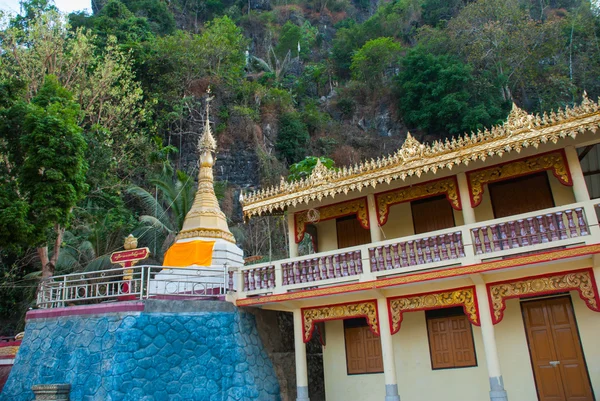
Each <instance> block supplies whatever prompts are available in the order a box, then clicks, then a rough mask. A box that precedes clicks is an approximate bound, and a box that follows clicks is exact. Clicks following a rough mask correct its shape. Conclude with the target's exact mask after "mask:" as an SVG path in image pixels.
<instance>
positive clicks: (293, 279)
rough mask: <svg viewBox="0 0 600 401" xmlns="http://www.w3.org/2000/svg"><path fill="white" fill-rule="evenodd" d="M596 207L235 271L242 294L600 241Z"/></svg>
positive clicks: (599, 205)
mask: <svg viewBox="0 0 600 401" xmlns="http://www.w3.org/2000/svg"><path fill="white" fill-rule="evenodd" d="M596 209H598V210H599V211H600V199H595V200H591V201H585V202H578V203H574V204H569V205H564V206H559V207H554V208H551V209H544V210H538V211H535V212H531V213H524V214H520V215H515V216H510V217H506V218H501V219H493V220H488V221H483V222H477V223H474V224H468V225H463V226H458V227H452V228H449V229H445V230H439V231H434V232H429V233H424V234H418V235H411V236H408V237H402V238H395V239H391V240H385V241H380V242H374V243H370V244H365V245H361V246H356V247H351V248H345V249H337V250H333V251H327V252H320V253H316V254H312V255H306V256H300V257H295V258H289V259H284V260H279V261H273V262H269V263H261V264H256V265H250V266H244V267H242V268H241V269H239V271H238V273H239V274H237V275H236V288H237V289H238V298H245V297H249V296H255V295H264V294H281V293H286V292H291V291H301V290H305V289H310V288H315V287H325V286H331V285H335V284H341V283H345V282H352V281H355V282H356V281H369V280H375V279H377V278H379V277H384V276H389V275H394V274H403V273H408V272H414V271H419V270H427V269H435V268H444V267H450V266H461V265H463V266H464V265H470V264H474V263H480V262H482V261H485V260H491V259H497V258H503V257H509V256H513V255H516V254H519V253H525V252H540V251H544V250H548V249H552V248H560V247H566V246H574V245H577V244H591V243H595V242H599V241H600V228H599V226H598V217H597V212H596ZM388 224H390V223H388ZM392 224H393V223H392Z"/></svg>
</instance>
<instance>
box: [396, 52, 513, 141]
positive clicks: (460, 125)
mask: <svg viewBox="0 0 600 401" xmlns="http://www.w3.org/2000/svg"><path fill="white" fill-rule="evenodd" d="M476 88H477V82H475V79H474V77H473V75H472V67H471V66H469V65H466V64H463V63H461V62H460V61H459V60H457V59H455V58H453V57H451V56H448V55H441V56H436V55H433V54H431V53H429V52H428V51H427V50H426V49H424V48H417V49H415V50H412V51H411V52H409V53H408V54H407V56H406V57H404V58H403V60H402V70H401V71H400V74H399V75H398V76H397V77H396V79H395V90H396V94H397V96H398V99H399V110H400V112H401V113H402V116H403V119H404V121H405V123H406V124H407V125H408V126H409V127H414V128H418V129H420V130H423V131H426V132H428V133H430V134H436V135H442V136H447V135H456V134H461V133H463V132H465V131H469V130H475V129H478V128H483V127H486V126H490V125H493V124H495V123H497V122H499V120H500V119H501V118H503V117H505V116H506V113H507V105H506V104H504V105H503V103H502V99H501V98H500V95H499V92H498V91H497V89H494V88H493V87H492V88H491V90H490V89H488V90H486V91H477V90H475V89H476ZM503 106H504V108H503Z"/></svg>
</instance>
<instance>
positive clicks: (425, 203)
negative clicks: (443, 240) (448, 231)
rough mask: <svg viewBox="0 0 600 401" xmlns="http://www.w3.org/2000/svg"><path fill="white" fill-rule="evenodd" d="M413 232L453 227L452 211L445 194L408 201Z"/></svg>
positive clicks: (420, 232)
mask: <svg viewBox="0 0 600 401" xmlns="http://www.w3.org/2000/svg"><path fill="white" fill-rule="evenodd" d="M410 207H411V209H412V217H413V225H414V229H415V234H422V233H428V232H430V231H437V230H443V229H445V228H450V227H454V225H455V224H454V212H453V211H452V206H450V202H448V199H446V197H445V196H435V197H431V198H426V199H421V200H418V201H413V202H411V203H410Z"/></svg>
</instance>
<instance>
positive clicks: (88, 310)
mask: <svg viewBox="0 0 600 401" xmlns="http://www.w3.org/2000/svg"><path fill="white" fill-rule="evenodd" d="M143 310H144V303H143V302H139V301H136V302H117V303H114V304H98V305H81V306H68V307H64V308H52V309H34V310H32V311H29V312H27V315H26V316H25V320H31V319H46V318H52V317H59V316H77V315H95V314H104V313H118V312H142V311H143Z"/></svg>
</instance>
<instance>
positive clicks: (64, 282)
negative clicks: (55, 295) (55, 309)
mask: <svg viewBox="0 0 600 401" xmlns="http://www.w3.org/2000/svg"><path fill="white" fill-rule="evenodd" d="M62 287H63V288H62V291H63V296H62V301H63V306H65V305H66V304H67V276H64V277H63V285H62Z"/></svg>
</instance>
